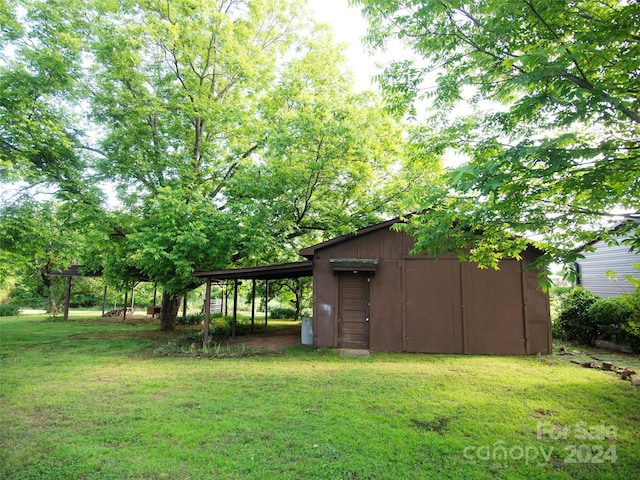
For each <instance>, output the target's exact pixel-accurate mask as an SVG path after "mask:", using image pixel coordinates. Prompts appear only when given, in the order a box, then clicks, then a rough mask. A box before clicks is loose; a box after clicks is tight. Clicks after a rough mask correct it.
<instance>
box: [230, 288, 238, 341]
mask: <svg viewBox="0 0 640 480" xmlns="http://www.w3.org/2000/svg"><path fill="white" fill-rule="evenodd" d="M237 320H238V279H237V278H236V279H234V281H233V322H232V323H231V338H236V321H237Z"/></svg>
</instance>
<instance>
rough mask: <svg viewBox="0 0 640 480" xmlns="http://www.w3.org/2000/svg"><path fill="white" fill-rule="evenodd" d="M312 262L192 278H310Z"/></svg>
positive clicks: (213, 272)
mask: <svg viewBox="0 0 640 480" xmlns="http://www.w3.org/2000/svg"><path fill="white" fill-rule="evenodd" d="M312 275H313V262H293V263H281V264H278V265H264V266H262V267H245V268H227V269H221V270H211V271H208V272H195V273H194V274H193V276H194V277H207V278H212V279H216V280H236V279H237V280H280V279H283V278H300V277H311V276H312Z"/></svg>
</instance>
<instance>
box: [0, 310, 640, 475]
mask: <svg viewBox="0 0 640 480" xmlns="http://www.w3.org/2000/svg"><path fill="white" fill-rule="evenodd" d="M156 327H157V326H156V325H154V324H149V323H138V324H135V323H134V324H123V323H122V322H114V321H103V320H97V319H94V320H91V319H85V320H83V319H82V318H81V316H80V317H79V316H77V315H76V316H73V317H72V321H69V322H66V323H63V322H51V321H47V320H46V318H45V317H44V316H20V317H0V361H1V364H0V367H1V370H0V374H1V382H0V412H1V415H0V478H3V479H75V478H81V479H103V478H104V479H107V478H112V479H162V478H167V479H211V478H274V479H287V478H291V479H294V478H295V479H313V478H318V479H349V480H352V479H368V478H371V479H393V478H397V479H411V478H468V479H476V478H480V479H482V478H486V479H493V478H522V479H536V478H539V479H547V478H559V479H613V478H620V479H625V480H626V479H631V478H638V475H639V473H640V448H639V447H640V440H639V439H640V389H639V388H637V387H634V386H633V385H631V384H630V383H629V382H624V381H621V380H620V379H619V378H618V377H617V376H616V375H615V374H613V373H610V372H602V371H597V370H590V369H584V368H580V367H578V366H576V365H573V364H571V363H569V362H568V360H566V359H565V358H560V357H556V356H549V357H527V358H525V357H492V356H461V355H405V354H381V353H374V354H372V356H371V358H341V357H339V356H338V354H337V352H334V351H327V350H324V351H314V350H313V349H311V348H307V347H296V348H291V349H289V350H287V351H285V352H284V353H281V354H273V355H262V356H252V357H242V358H224V359H219V358H213V359H212V358H189V357H180V358H175V357H166V358H165V357H163V358H158V357H154V356H153V355H152V352H153V351H154V348H155V347H156V346H157V343H158V342H160V341H162V340H163V339H164V337H163V336H162V334H159V333H158V332H156V331H155V328H156Z"/></svg>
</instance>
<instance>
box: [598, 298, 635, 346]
mask: <svg viewBox="0 0 640 480" xmlns="http://www.w3.org/2000/svg"><path fill="white" fill-rule="evenodd" d="M588 315H589V318H590V322H591V323H592V324H593V325H595V326H597V328H598V332H599V335H598V336H601V337H603V338H605V339H607V340H614V341H616V342H618V343H620V342H621V340H622V338H621V337H622V336H623V332H624V330H623V329H624V327H625V326H627V324H628V323H629V321H630V320H631V319H632V316H633V308H631V305H630V304H629V302H627V301H626V300H625V299H624V298H622V297H610V298H599V299H598V300H596V301H595V302H594V303H593V305H591V307H589V311H588Z"/></svg>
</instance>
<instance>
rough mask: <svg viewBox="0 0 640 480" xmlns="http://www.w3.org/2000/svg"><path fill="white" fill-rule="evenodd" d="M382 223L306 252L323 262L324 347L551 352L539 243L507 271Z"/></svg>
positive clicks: (320, 313)
mask: <svg viewBox="0 0 640 480" xmlns="http://www.w3.org/2000/svg"><path fill="white" fill-rule="evenodd" d="M397 222H398V220H390V221H388V222H383V223H379V224H377V225H373V226H371V227H368V228H365V229H362V230H360V231H358V232H357V233H356V234H353V235H346V236H342V237H338V238H335V239H332V240H329V241H326V242H323V243H320V244H317V245H313V246H311V247H308V248H305V249H304V250H302V251H301V252H300V254H301V255H302V256H303V257H306V258H307V259H308V260H310V261H312V262H313V268H312V272H313V342H314V346H315V347H317V348H319V347H337V348H357V349H370V350H373V351H383V352H422V353H466V354H509V355H513V354H516V355H518V354H522V355H525V354H538V353H543V354H546V353H551V322H550V316H549V297H548V295H547V294H546V293H544V292H542V291H541V290H540V288H539V285H538V282H539V279H538V276H537V274H538V271H537V270H536V269H530V268H527V267H528V266H530V265H531V264H532V263H533V262H534V261H535V259H536V258H537V257H538V256H539V255H540V252H539V251H538V250H536V249H535V248H533V247H530V248H529V249H527V250H526V251H525V252H524V254H523V257H522V259H521V260H517V259H506V260H502V261H501V262H500V265H499V266H500V269H499V270H492V269H480V268H478V267H476V266H475V265H474V264H472V263H466V262H460V261H459V260H458V259H457V258H456V257H453V256H442V257H440V258H438V259H437V260H435V259H433V258H429V257H427V256H425V255H412V254H410V253H409V251H410V250H411V249H412V247H413V245H414V239H413V238H412V237H411V236H409V235H407V234H406V233H404V232H400V231H395V230H392V229H390V227H391V226H392V225H393V224H394V223H397Z"/></svg>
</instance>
